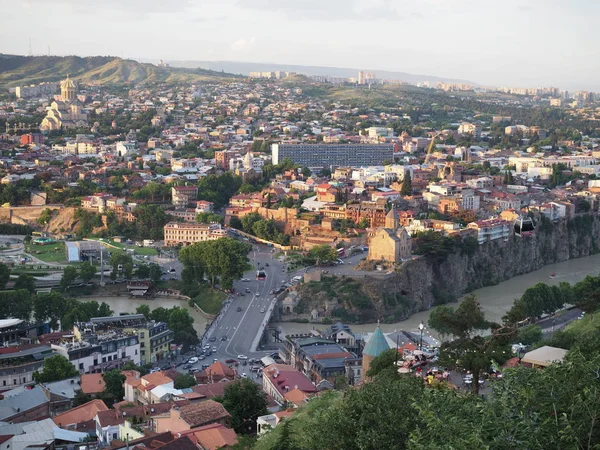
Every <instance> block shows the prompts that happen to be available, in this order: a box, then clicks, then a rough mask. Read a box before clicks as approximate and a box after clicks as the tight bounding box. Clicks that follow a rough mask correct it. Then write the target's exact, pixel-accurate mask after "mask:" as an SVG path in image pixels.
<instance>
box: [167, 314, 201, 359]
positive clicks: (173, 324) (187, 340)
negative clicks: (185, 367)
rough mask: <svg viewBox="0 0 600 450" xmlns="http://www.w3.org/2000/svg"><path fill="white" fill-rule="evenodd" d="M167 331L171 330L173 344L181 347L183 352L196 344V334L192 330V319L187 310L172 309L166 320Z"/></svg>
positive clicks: (194, 330) (193, 329)
mask: <svg viewBox="0 0 600 450" xmlns="http://www.w3.org/2000/svg"><path fill="white" fill-rule="evenodd" d="M166 322H167V325H168V327H169V329H171V330H173V332H174V334H173V342H175V343H176V344H180V345H183V349H184V351H187V350H188V349H189V348H190V346H192V345H196V344H197V343H198V333H197V332H196V329H195V328H194V318H193V317H192V316H191V315H190V313H189V312H188V310H187V309H183V308H179V307H178V306H175V307H173V308H172V309H171V310H170V311H169V313H168V319H167V320H166Z"/></svg>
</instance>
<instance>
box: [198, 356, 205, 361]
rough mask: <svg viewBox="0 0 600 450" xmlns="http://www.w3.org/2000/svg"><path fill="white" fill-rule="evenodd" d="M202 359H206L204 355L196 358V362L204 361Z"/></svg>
mask: <svg viewBox="0 0 600 450" xmlns="http://www.w3.org/2000/svg"><path fill="white" fill-rule="evenodd" d="M204 359H206V355H202V356H198V360H199V361H202V360H204Z"/></svg>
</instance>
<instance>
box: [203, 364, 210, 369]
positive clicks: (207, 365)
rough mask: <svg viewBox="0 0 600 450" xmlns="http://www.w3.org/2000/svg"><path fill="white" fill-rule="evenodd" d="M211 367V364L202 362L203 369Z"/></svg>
mask: <svg viewBox="0 0 600 450" xmlns="http://www.w3.org/2000/svg"><path fill="white" fill-rule="evenodd" d="M209 367H210V364H202V368H203V369H208V368H209Z"/></svg>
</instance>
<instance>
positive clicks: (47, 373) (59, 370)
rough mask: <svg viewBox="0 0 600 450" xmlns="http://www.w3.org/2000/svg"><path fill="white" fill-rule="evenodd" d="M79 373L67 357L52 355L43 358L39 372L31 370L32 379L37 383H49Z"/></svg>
mask: <svg viewBox="0 0 600 450" xmlns="http://www.w3.org/2000/svg"><path fill="white" fill-rule="evenodd" d="M76 375H79V372H78V371H77V369H75V367H74V366H73V364H71V363H70V362H69V360H68V359H67V358H65V357H64V356H61V355H54V356H51V357H49V358H46V359H45V360H44V368H43V370H42V371H41V372H37V371H36V372H33V379H34V380H35V381H37V382H38V383H50V382H52V381H59V380H64V379H65V378H69V377H74V376H76Z"/></svg>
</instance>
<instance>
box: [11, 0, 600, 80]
mask: <svg viewBox="0 0 600 450" xmlns="http://www.w3.org/2000/svg"><path fill="white" fill-rule="evenodd" d="M0 5H2V6H5V8H4V9H3V10H4V11H5V14H3V17H2V18H0V25H1V27H0V40H1V41H2V42H3V43H4V45H2V46H1V48H0V51H1V52H3V53H14V54H28V53H29V48H30V39H31V47H32V51H33V53H34V54H47V53H48V51H50V53H51V54H56V55H67V54H77V55H81V56H92V55H114V56H119V57H126V58H132V59H138V60H154V61H158V60H159V59H164V60H211V61H214V60H229V61H240V62H252V63H274V64H297V65H312V66H327V67H352V68H357V69H368V70H375V71H377V70H382V71H402V72H408V73H412V74H423V75H429V76H437V77H442V78H453V79H464V80H470V81H473V82H474V83H478V84H481V85H492V86H518V87H536V86H557V87H560V88H562V89H568V90H591V91H600V82H598V81H597V80H596V78H595V77H594V73H595V72H596V71H597V70H598V69H600V63H599V62H598V58H597V56H598V53H599V50H598V49H597V48H596V47H595V46H594V45H593V42H595V40H594V39H593V37H594V36H593V26H592V25H593V20H594V18H595V17H598V12H600V5H596V4H588V3H586V2H583V1H581V0H579V1H575V2H570V3H569V4H564V3H562V2H558V1H557V0H551V1H550V2H541V1H538V0H532V1H528V2H525V1H518V0H509V1H507V2H504V3H502V4H501V5H500V4H498V5H490V4H487V5H482V4H481V2H475V1H473V0H451V1H445V2H442V1H440V0H424V1H423V2H420V3H419V4H418V5H417V4H411V3H409V2H404V1H400V0H378V1H374V2H369V3H368V4H366V3H360V2H357V1H352V2H347V1H345V2H342V1H340V0H329V1H314V0H307V1H303V2H293V3H292V2H291V1H287V0H279V1H277V2H275V1H271V0H245V1H244V2H241V1H239V0H222V1H219V2H216V1H212V0H208V1H205V2H202V5H200V3H199V2H197V1H192V0H190V1H183V2H178V3H177V4H169V5H166V4H163V3H161V2H157V1H154V0H151V1H141V0H134V1H129V2H126V4H121V3H119V2H116V1H114V0H109V1H107V2H103V3H102V4H101V5H100V4H95V3H93V2H91V1H80V2H74V1H72V0H57V1H55V2H52V3H51V4H48V3H46V2H42V1H41V0H29V1H25V2H20V3H19V4H18V5H13V4H9V3H8V1H7V0H0ZM8 6H10V8H9V7H8ZM23 17H27V18H28V26H27V27H26V28H25V29H24V28H23V22H22V19H23ZM90 21H95V22H94V24H95V25H94V24H92V25H90ZM224 30H225V32H224Z"/></svg>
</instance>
